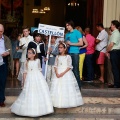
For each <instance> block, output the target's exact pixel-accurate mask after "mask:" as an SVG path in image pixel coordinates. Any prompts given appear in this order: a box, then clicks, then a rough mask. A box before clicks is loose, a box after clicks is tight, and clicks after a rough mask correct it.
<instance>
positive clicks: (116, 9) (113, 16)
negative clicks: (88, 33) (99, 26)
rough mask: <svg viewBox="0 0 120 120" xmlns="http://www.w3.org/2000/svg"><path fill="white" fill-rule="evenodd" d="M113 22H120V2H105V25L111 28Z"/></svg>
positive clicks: (109, 0) (118, 0) (114, 0)
mask: <svg viewBox="0 0 120 120" xmlns="http://www.w3.org/2000/svg"><path fill="white" fill-rule="evenodd" d="M112 20H119V21H120V0H104V12H103V24H104V26H105V28H108V27H110V25H111V21H112Z"/></svg>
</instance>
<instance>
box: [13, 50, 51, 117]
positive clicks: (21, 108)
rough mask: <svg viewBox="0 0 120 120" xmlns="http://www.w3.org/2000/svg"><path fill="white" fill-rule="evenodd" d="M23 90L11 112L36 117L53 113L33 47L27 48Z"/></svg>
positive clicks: (46, 86) (47, 89)
mask: <svg viewBox="0 0 120 120" xmlns="http://www.w3.org/2000/svg"><path fill="white" fill-rule="evenodd" d="M23 83H24V84H23V90H22V92H21V94H20V95H19V97H18V98H17V100H16V101H15V102H14V103H13V105H12V106H11V112H12V113H15V114H16V115H20V116H29V117H38V116H42V115H46V114H50V113H53V105H52V101H51V97H50V93H49V88H48V85H47V83H46V80H45V78H44V76H43V75H42V73H41V67H40V60H39V59H36V51H35V49H34V48H30V49H29V50H28V60H27V61H26V62H25V64H24V82H23Z"/></svg>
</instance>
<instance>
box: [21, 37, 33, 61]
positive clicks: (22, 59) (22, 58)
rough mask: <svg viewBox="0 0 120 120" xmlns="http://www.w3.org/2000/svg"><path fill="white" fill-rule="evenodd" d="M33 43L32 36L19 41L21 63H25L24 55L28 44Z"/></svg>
mask: <svg viewBox="0 0 120 120" xmlns="http://www.w3.org/2000/svg"><path fill="white" fill-rule="evenodd" d="M31 41H33V37H32V36H30V35H29V36H28V37H23V38H21V39H20V43H19V46H22V45H24V46H23V47H22V56H21V62H25V61H26V54H27V47H28V44H29V42H31Z"/></svg>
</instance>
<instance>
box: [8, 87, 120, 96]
mask: <svg viewBox="0 0 120 120" xmlns="http://www.w3.org/2000/svg"><path fill="white" fill-rule="evenodd" d="M20 92H21V89H20V88H6V96H18V95H19V94H20ZM81 93H82V96H83V97H106V98H109V97H110V98H113V97H117V98H120V89H118V88H117V89H115V88H114V89H113V88H112V89H111V88H110V89H107V88H106V89H82V90H81Z"/></svg>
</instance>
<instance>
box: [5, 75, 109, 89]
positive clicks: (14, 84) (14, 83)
mask: <svg viewBox="0 0 120 120" xmlns="http://www.w3.org/2000/svg"><path fill="white" fill-rule="evenodd" d="M6 88H20V81H18V80H17V78H16V77H13V78H12V77H8V79H7V84H6ZM82 88H83V89H98V88H99V89H106V88H107V85H106V84H101V83H95V82H93V83H87V82H82Z"/></svg>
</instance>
